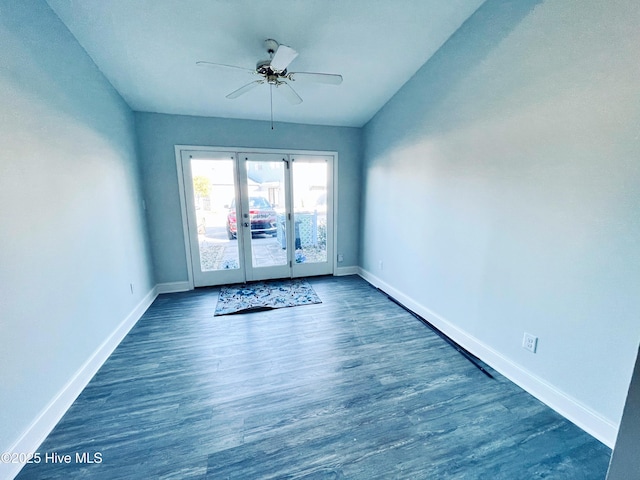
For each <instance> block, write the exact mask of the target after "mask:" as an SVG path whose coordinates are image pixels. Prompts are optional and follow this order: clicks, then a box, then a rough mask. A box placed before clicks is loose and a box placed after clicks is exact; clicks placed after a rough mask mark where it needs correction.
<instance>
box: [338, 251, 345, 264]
mask: <svg viewBox="0 0 640 480" xmlns="http://www.w3.org/2000/svg"><path fill="white" fill-rule="evenodd" d="M338 262H344V255H343V254H341V253H339V254H338Z"/></svg>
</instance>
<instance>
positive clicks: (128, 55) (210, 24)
mask: <svg viewBox="0 0 640 480" xmlns="http://www.w3.org/2000/svg"><path fill="white" fill-rule="evenodd" d="M483 1H484V0H446V1H445V0H341V1H339V0H304V1H303V0H273V1H266V0H47V2H48V3H49V5H50V6H51V8H52V9H53V10H54V11H55V12H56V13H57V15H58V16H59V17H60V19H61V20H62V21H63V22H64V23H65V24H66V26H67V27H68V28H69V30H70V31H71V33H72V34H73V35H74V36H75V37H76V38H77V39H78V41H79V42H80V44H81V45H82V46H83V47H84V49H85V50H86V51H87V52H88V54H89V55H90V56H91V57H92V58H93V60H94V62H95V63H96V64H97V65H98V67H99V68H100V70H101V71H102V72H103V73H104V75H105V76H106V77H107V78H108V79H109V81H110V82H111V83H112V84H113V86H114V87H115V88H116V89H117V90H118V92H120V94H121V95H122V96H123V98H124V99H125V100H126V101H127V103H128V104H129V106H130V107H131V108H132V109H133V110H136V111H144V112H159V113H172V114H183V115H198V116H213V117H226V118H245V119H256V120H268V119H269V117H270V112H269V88H268V86H267V85H261V86H259V87H257V88H255V89H254V90H251V91H250V92H249V93H247V94H245V95H244V96H242V97H240V98H238V99H235V100H228V99H227V98H225V95H227V94H228V93H230V92H232V91H233V90H235V89H237V88H239V87H241V86H242V85H244V84H246V83H248V82H250V81H252V80H254V79H255V77H254V76H252V75H250V74H247V73H244V72H241V71H234V70H227V69H209V68H203V67H198V66H196V61H198V60H206V61H211V62H218V63H227V64H232V65H238V66H243V67H246V68H254V67H255V64H256V62H257V61H258V60H261V59H266V58H268V55H267V54H266V51H265V50H264V47H263V43H264V40H265V39H267V38H274V39H276V40H277V41H279V42H280V43H282V44H285V45H289V46H290V47H292V48H294V49H295V50H297V51H298V52H299V56H298V58H296V59H295V60H294V61H293V62H292V63H291V65H290V66H289V70H290V71H311V72H326V73H339V74H341V75H342V76H343V77H344V82H343V83H342V85H339V86H333V85H320V84H304V85H303V84H300V83H297V84H295V89H296V91H297V92H298V94H299V95H300V96H301V97H302V98H303V99H304V102H303V103H302V104H300V105H290V104H288V103H287V102H286V101H284V100H283V99H281V98H280V97H279V96H278V95H274V98H273V109H274V117H275V120H277V121H285V122H295V123H306V124H320V125H339V126H356V127H360V126H362V125H364V124H365V123H366V122H367V121H368V120H369V119H370V118H371V117H372V116H373V115H374V114H375V113H376V112H377V111H378V110H379V109H380V108H381V107H382V106H383V105H384V104H385V103H386V102H387V101H388V100H389V99H390V98H391V97H392V96H393V94H394V93H395V92H397V91H398V89H399V88H400V87H401V86H402V85H403V84H404V83H405V82H406V81H407V80H408V79H409V78H411V76H412V75H413V74H414V73H415V72H416V71H417V70H418V69H419V68H420V67H421V66H422V65H423V64H424V63H425V62H426V61H427V60H428V59H429V58H430V57H431V56H432V55H433V54H434V53H435V52H436V51H437V50H438V48H440V46H441V45H442V44H443V43H444V42H445V41H446V40H447V39H448V38H449V37H450V36H451V34H453V32H455V31H456V30H457V29H458V27H459V26H460V25H461V24H462V23H463V22H464V21H465V20H466V19H467V18H468V17H469V16H470V15H471V14H472V13H473V12H474V11H475V10H476V9H477V8H478V7H479V6H480V5H481V4H482V3H483Z"/></svg>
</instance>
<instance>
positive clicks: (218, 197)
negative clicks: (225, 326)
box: [182, 152, 244, 287]
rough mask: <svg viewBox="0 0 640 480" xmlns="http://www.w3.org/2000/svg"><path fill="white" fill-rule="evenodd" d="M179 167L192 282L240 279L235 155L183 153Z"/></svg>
mask: <svg viewBox="0 0 640 480" xmlns="http://www.w3.org/2000/svg"><path fill="white" fill-rule="evenodd" d="M182 166H183V176H184V183H185V197H186V203H187V216H188V229H189V238H190V245H191V265H192V270H193V280H194V285H195V286H196V287H198V286H205V285H217V284H223V283H229V282H238V281H244V268H243V265H242V258H241V256H240V254H241V249H240V248H239V247H238V240H237V235H236V230H237V227H236V218H237V215H238V214H237V209H238V207H237V201H236V192H237V191H238V187H237V182H236V172H237V163H236V159H235V155H232V154H228V153H225V152H219V153H218V152H184V153H183V159H182Z"/></svg>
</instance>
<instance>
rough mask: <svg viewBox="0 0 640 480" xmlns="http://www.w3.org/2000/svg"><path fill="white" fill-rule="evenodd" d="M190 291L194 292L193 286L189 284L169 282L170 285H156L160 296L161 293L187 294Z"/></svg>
mask: <svg viewBox="0 0 640 480" xmlns="http://www.w3.org/2000/svg"><path fill="white" fill-rule="evenodd" d="M189 290H193V285H191V284H190V283H189V282H169V283H159V284H157V285H156V291H157V292H158V295H160V294H161V293H177V292H187V291H189Z"/></svg>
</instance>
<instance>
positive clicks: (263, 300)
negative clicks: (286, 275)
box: [214, 279, 322, 316]
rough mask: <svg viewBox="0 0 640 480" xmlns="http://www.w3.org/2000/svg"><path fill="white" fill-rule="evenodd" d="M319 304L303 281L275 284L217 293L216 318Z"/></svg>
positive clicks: (242, 287)
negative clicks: (218, 294)
mask: <svg viewBox="0 0 640 480" xmlns="http://www.w3.org/2000/svg"><path fill="white" fill-rule="evenodd" d="M313 303H322V300H320V298H319V297H318V295H317V294H316V292H315V291H314V290H313V287H312V286H311V285H310V284H309V282H307V281H306V280H300V279H296V280H277V281H269V282H256V283H247V284H240V285H230V286H227V287H222V288H221V289H220V296H219V297H218V304H217V305H216V312H215V313H214V316H215V315H228V314H230V313H239V312H247V311H251V310H265V309H271V308H283V307H295V306H297V305H310V304H313Z"/></svg>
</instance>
